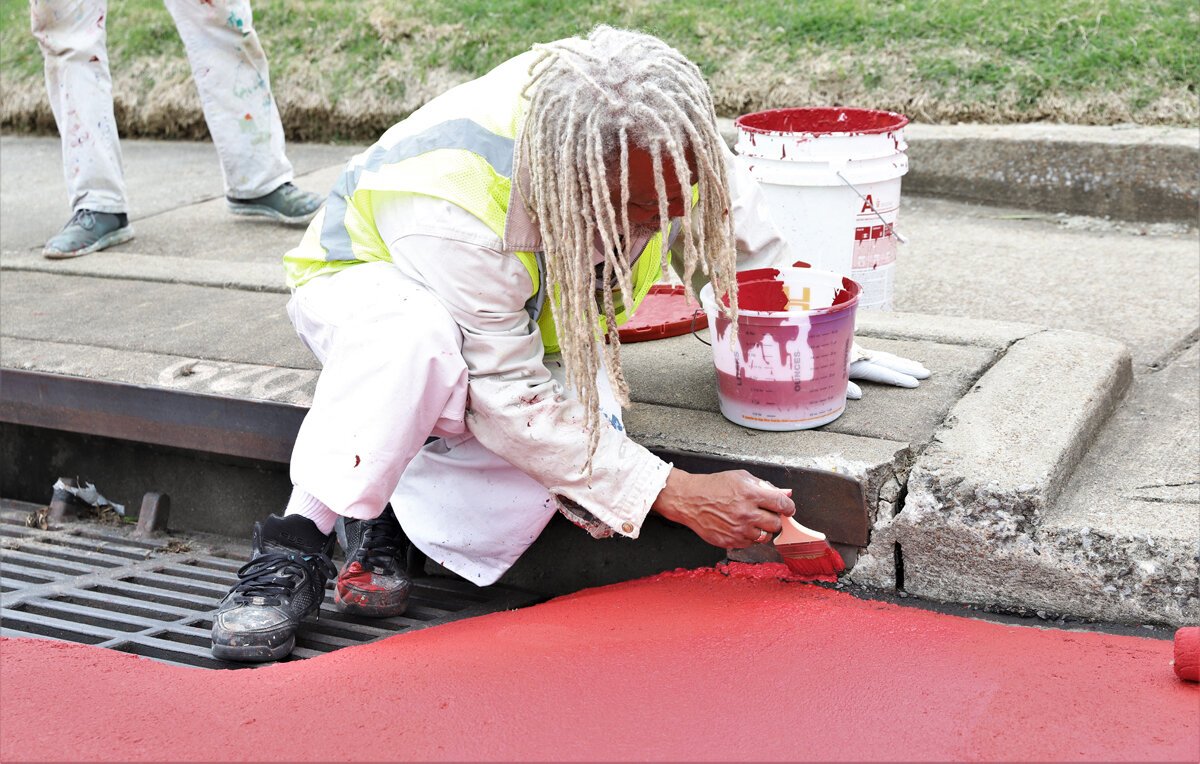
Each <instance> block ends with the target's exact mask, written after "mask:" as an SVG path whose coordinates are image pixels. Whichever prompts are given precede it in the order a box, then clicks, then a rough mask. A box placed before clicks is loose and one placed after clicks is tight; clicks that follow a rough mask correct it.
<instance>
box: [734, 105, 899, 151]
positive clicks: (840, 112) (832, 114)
mask: <svg viewBox="0 0 1200 764" xmlns="http://www.w3.org/2000/svg"><path fill="white" fill-rule="evenodd" d="M907 124H908V117H905V116H904V115H903V114H897V113H895V112H891V111H876V110H874V109H842V108H836V107H814V108H804V109H771V110H769V111H760V112H756V113H754V114H746V115H743V116H741V117H738V119H737V125H738V127H740V128H741V129H743V130H745V131H746V132H747V134H749V135H750V140H751V145H753V142H754V133H756V132H758V133H811V134H814V135H825V134H829V133H852V134H855V135H871V134H882V133H890V132H894V131H896V130H899V129H900V128H902V127H904V126H905V125H907Z"/></svg>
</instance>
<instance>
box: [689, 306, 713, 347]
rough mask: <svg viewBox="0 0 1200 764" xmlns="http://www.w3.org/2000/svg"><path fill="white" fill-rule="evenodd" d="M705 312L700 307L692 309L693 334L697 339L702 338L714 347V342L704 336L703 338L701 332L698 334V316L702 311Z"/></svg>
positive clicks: (705, 342) (701, 339)
mask: <svg viewBox="0 0 1200 764" xmlns="http://www.w3.org/2000/svg"><path fill="white" fill-rule="evenodd" d="M703 312H704V311H702V310H700V309H699V308H697V309H696V310H693V311H692V336H693V337H695V338H696V339H698V340H700V341H701V342H703V343H704V344H705V345H708V346H709V347H712V343H711V342H709V341H708V340H706V339H704V338H703V337H701V336H700V335H699V334H696V316H698V315H700V314H701V313H703Z"/></svg>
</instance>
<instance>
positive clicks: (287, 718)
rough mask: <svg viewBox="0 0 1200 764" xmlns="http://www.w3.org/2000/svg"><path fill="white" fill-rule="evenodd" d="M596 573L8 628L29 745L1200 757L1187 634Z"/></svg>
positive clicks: (283, 754)
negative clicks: (218, 666) (212, 666)
mask: <svg viewBox="0 0 1200 764" xmlns="http://www.w3.org/2000/svg"><path fill="white" fill-rule="evenodd" d="M777 570H783V568H782V566H781V565H777V566H759V567H758V568H749V569H747V568H745V567H743V566H735V567H734V568H732V569H731V571H732V572H733V575H731V576H726V575H724V574H722V573H721V572H719V571H714V570H705V571H698V572H694V573H683V574H667V575H664V576H659V577H655V578H651V579H645V580H641V581H634V582H630V583H626V584H620V585H616V586H610V587H605V588H600V589H592V590H588V591H584V592H580V593H578V594H575V595H572V596H569V597H564V598H560V599H557V600H554V601H552V602H549V603H546V604H544V605H540V606H537V607H533V608H528V609H526V610H521V611H515V612H506V613H498V614H495V615H491V616H486V617H482V618H476V619H473V620H469V621H462V622H458V623H453V624H450V625H447V626H442V627H439V628H435V629H428V630H425V631H419V632H413V633H411V634H404V635H399V636H397V637H395V638H392V639H388V640H385V641H382V642H378V643H375V644H372V645H365V646H362V647H357V648H350V649H345V650H341V651H339V652H337V653H333V654H331V655H328V656H324V657H321V658H317V659H313V660H308V661H303V662H297V663H293V664H288V665H279V666H273V667H268V668H264V669H259V670H255V671H237V672H220V671H205V670H200V669H182V668H174V667H170V666H166V665H162V664H158V663H154V662H152V661H149V660H144V659H140V658H134V657H131V656H127V655H122V654H120V653H116V652H112V651H106V650H100V649H97V648H92V647H85V646H80V645H68V644H62V643H53V642H44V641H36V640H6V641H4V642H2V643H0V701H2V702H0V706H2V708H0V758H3V759H4V760H5V761H10V760H31V759H40V760H46V759H55V760H98V759H121V760H194V761H200V760H202V761H216V760H227V759H252V760H314V759H315V760H347V759H375V760H381V759H460V760H461V759H508V760H531V759H557V760H563V759H588V760H598V759H601V760H603V759H609V760H612V759H675V760H698V759H740V760H759V761H762V760H771V759H792V760H796V759H820V760H868V759H876V760H920V759H925V760H929V759H937V760H962V759H1006V760H1031V759H1036V760H1051V759H1084V760H1091V761H1096V760H1105V761H1110V760H1128V759H1141V760H1159V761H1162V760H1191V761H1196V760H1197V759H1198V758H1200V687H1197V686H1196V685H1193V684H1188V683H1183V682H1180V681H1178V680H1177V679H1176V678H1175V676H1174V674H1173V673H1172V671H1171V666H1170V661H1171V651H1172V645H1171V643H1170V642H1169V641H1156V640H1150V639H1140V638H1133V637H1119V636H1109V635H1103V634H1085V633H1070V632H1064V631H1051V630H1040V629H1034V628H1027V627H1015V626H1003V625H997V624H993V623H986V622H982V621H973V620H969V619H965V618H957V617H951V616H944V615H938V614H935V613H930V612H925V611H921V610H915V609H911V608H901V607H897V606H894V605H889V604H885V603H879V602H865V601H861V600H856V599H854V598H852V597H849V596H847V595H845V594H842V593H840V592H836V591H830V590H826V589H822V588H819V587H815V586H808V585H803V584H796V583H785V582H782V581H780V580H778V579H777V578H776V577H775V575H774V572H775V571H777Z"/></svg>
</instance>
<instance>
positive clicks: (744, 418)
mask: <svg viewBox="0 0 1200 764" xmlns="http://www.w3.org/2000/svg"><path fill="white" fill-rule="evenodd" d="M859 293H860V287H859V285H858V284H857V283H855V282H854V281H852V280H851V279H849V278H846V277H845V276H842V275H841V274H839V273H833V272H832V271H824V270H816V269H813V268H779V269H775V268H760V269H757V270H751V271H742V272H741V273H739V274H738V317H737V329H738V336H737V339H736V340H734V339H733V332H732V331H730V328H731V327H730V320H729V319H728V318H727V317H726V316H725V314H724V313H723V312H722V311H721V310H720V309H719V308H718V306H717V303H716V299H715V298H714V297H713V288H712V284H708V285H707V286H705V287H704V289H702V290H701V291H700V304H701V305H702V306H703V307H704V311H705V313H707V314H708V322H709V326H710V327H711V328H712V338H713V342H712V349H713V365H714V366H716V369H717V398H718V399H719V401H720V404H721V413H722V414H724V415H725V418H726V419H728V420H729V421H731V422H733V423H735V424H740V425H743V426H745V427H752V428H754V429H756V430H807V429H810V428H812V427H820V426H821V425H823V424H827V423H829V422H832V421H833V420H835V419H837V418H838V417H839V416H841V414H842V412H843V411H845V410H846V383H847V382H848V381H849V379H850V345H851V343H853V342H854V314H855V309H856V308H857V307H858V300H859Z"/></svg>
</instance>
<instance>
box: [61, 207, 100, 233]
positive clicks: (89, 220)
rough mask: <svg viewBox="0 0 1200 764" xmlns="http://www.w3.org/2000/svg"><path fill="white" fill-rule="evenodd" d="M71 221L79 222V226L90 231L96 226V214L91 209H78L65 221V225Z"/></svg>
mask: <svg viewBox="0 0 1200 764" xmlns="http://www.w3.org/2000/svg"><path fill="white" fill-rule="evenodd" d="M72 223H79V225H80V226H82V227H83V228H85V229H87V230H89V231H90V230H92V229H93V228H95V227H96V215H95V213H93V212H92V211H91V210H78V211H76V212H75V214H74V215H72V216H71V219H70V220H68V221H67V225H71V224H72Z"/></svg>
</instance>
